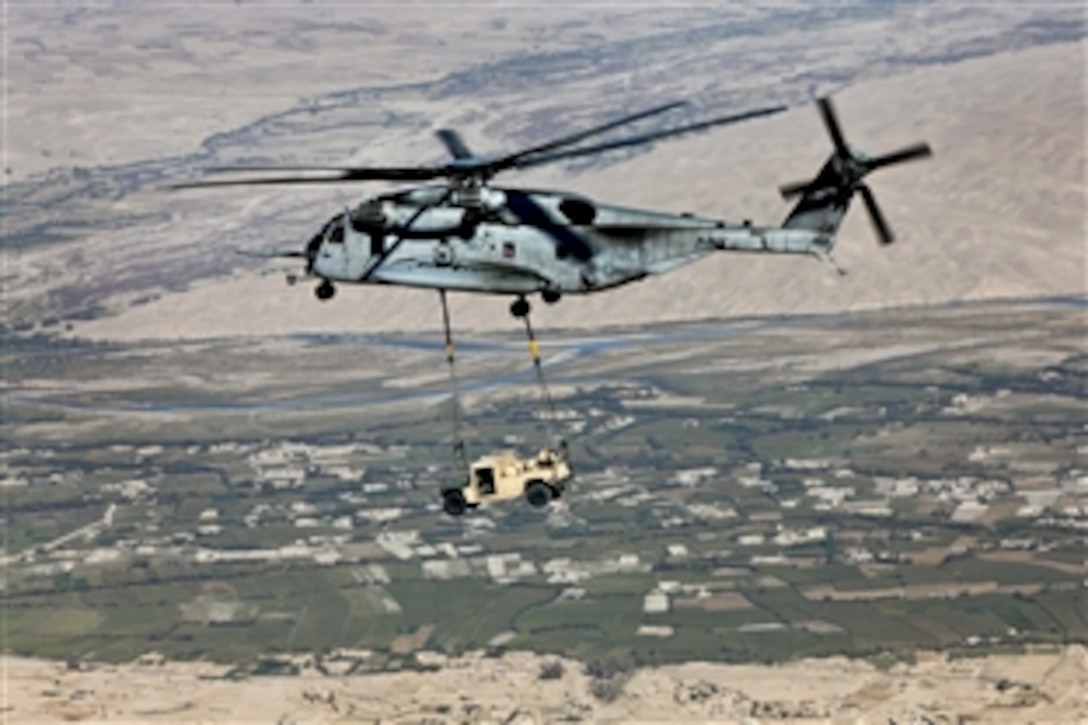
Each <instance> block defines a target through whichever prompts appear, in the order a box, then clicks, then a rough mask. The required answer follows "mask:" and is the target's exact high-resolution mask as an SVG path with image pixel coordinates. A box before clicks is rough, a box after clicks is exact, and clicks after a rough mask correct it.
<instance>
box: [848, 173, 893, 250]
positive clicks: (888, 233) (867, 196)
mask: <svg viewBox="0 0 1088 725" xmlns="http://www.w3.org/2000/svg"><path fill="white" fill-rule="evenodd" d="M857 190H858V191H859V192H860V193H861V198H862V200H863V201H864V202H865V208H866V209H868V210H869V218H870V219H872V221H873V228H874V229H875V230H876V236H877V239H879V240H880V243H881V244H882V245H885V246H887V245H889V244H891V243H892V242H894V241H895V235H894V234H893V233H892V230H891V227H889V226H888V221H887V219H885V218H884V213H883V212H882V211H880V206H879V205H878V204H877V203H876V197H874V196H873V192H872V191H871V190H870V189H869V187H868V186H867V185H865V184H862V185H860V186H858V189H857Z"/></svg>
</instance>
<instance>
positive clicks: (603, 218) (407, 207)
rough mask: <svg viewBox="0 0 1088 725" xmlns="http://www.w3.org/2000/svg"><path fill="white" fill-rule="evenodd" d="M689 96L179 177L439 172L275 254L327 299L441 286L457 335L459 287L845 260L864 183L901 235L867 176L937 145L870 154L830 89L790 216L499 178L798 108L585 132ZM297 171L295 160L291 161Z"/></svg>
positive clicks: (526, 293)
mask: <svg viewBox="0 0 1088 725" xmlns="http://www.w3.org/2000/svg"><path fill="white" fill-rule="evenodd" d="M683 105H686V103H685V102H682V101H680V102H672V103H668V104H665V105H662V106H657V107H654V108H650V109H648V110H644V111H641V112H638V113H635V114H632V115H627V116H624V117H622V118H619V119H617V120H614V121H611V122H609V123H605V124H603V125H599V126H596V127H593V128H590V129H588V130H584V131H580V132H577V133H574V134H571V135H567V136H564V137H562V138H558V139H555V140H552V141H549V142H547V143H543V144H539V145H536V146H533V147H530V148H527V149H522V150H520V151H517V152H514V153H508V154H503V155H499V156H479V155H476V154H475V153H473V152H472V151H471V150H470V149H469V147H468V146H467V145H466V144H465V142H464V140H463V139H462V137H461V135H460V134H459V133H458V132H457V131H454V130H452V129H440V130H438V131H436V136H437V138H438V140H439V141H440V142H441V143H442V144H443V145H444V146H445V148H446V150H447V151H448V153H449V155H450V156H451V157H452V159H451V160H450V161H449V162H447V163H444V164H438V165H431V166H406V167H368V166H361V167H317V166H249V167H242V168H239V167H234V168H229V167H228V168H222V167H220V168H214V169H209V170H208V172H209V173H224V172H228V173H230V172H233V173H239V172H244V173H247V174H248V173H260V174H267V173H270V172H278V173H279V174H280V175H278V176H271V177H269V176H263V177H262V176H259V177H247V178H236V179H214V180H208V181H194V182H188V183H181V184H176V185H174V186H172V187H170V188H173V189H191V188H204V187H220V186H236V185H260V184H340V183H348V182H365V181H391V182H428V181H436V180H441V181H442V182H443V183H438V184H432V185H418V186H414V187H410V188H407V189H401V190H394V191H391V192H388V193H384V194H379V195H376V196H372V197H369V198H367V199H365V200H363V201H362V202H360V203H359V204H358V205H357V206H355V207H354V208H348V209H345V210H344V212H343V213H340V214H337V215H336V216H334V217H332V218H331V219H329V220H328V221H327V222H326V223H325V224H324V226H323V227H322V228H321V230H320V231H319V232H318V233H317V234H315V235H314V236H313V237H312V238H311V239H310V240H309V242H308V243H307V244H306V245H305V247H304V248H303V249H302V250H297V251H295V250H292V251H287V252H276V253H270V254H267V255H263V256H275V257H291V258H299V259H302V260H304V263H305V270H306V276H308V277H314V278H317V280H318V284H317V286H316V288H315V294H316V296H317V298H318V299H319V300H328V299H330V298H332V297H333V296H334V294H335V293H336V285H337V284H376V285H401V286H407V287H416V288H429V289H437V290H439V292H440V294H441V296H442V302H443V313H444V321H445V322H446V327H447V339H448V338H449V331H448V328H449V322H448V312H447V310H446V305H445V302H446V299H445V294H446V292H447V291H461V292H473V293H489V294H497V295H510V296H513V297H514V300H513V302H512V303H511V305H510V312H511V314H512V315H513V316H514V317H516V318H527V316H528V314H529V312H530V304H529V299H528V298H529V297H530V296H531V295H536V294H539V295H540V297H541V299H543V300H544V302H546V303H549V304H554V303H556V302H558V301H559V300H560V299H561V298H562V296H563V295H577V294H590V293H596V292H600V291H603V290H609V289H614V288H616V287H619V286H621V285H626V284H629V283H631V282H635V281H638V280H641V279H644V278H646V277H648V276H650V275H656V274H663V273H665V272H669V271H671V270H674V269H677V268H679V267H681V266H683V265H686V264H689V263H691V262H694V261H696V260H698V259H701V258H703V257H705V256H707V255H709V254H711V253H713V252H716V251H735V252H748V253H771V254H801V255H809V256H812V257H815V258H817V259H819V260H821V261H823V262H824V263H826V264H828V265H829V266H831V268H832V269H834V270H835V271H836V272H838V273H839V274H844V273H845V272H844V271H843V270H842V269H841V268H839V267H838V266H837V265H836V264H835V262H834V261H833V259H832V258H831V251H832V249H833V248H834V246H835V243H836V236H835V235H836V231H837V230H838V228H839V225H840V223H841V221H842V219H843V217H844V216H845V214H846V212H847V210H848V208H849V206H850V203H851V200H852V199H853V197H854V194H860V195H861V199H862V202H863V203H864V205H865V207H866V209H867V211H868V213H869V216H870V219H871V221H872V224H873V227H874V229H875V233H876V236H877V239H878V241H879V242H880V244H882V245H887V244H891V243H892V242H893V241H894V239H895V237H894V234H893V232H892V230H891V228H890V227H889V225H888V223H887V221H886V219H885V217H884V214H883V212H882V211H881V209H880V207H879V206H878V205H877V202H876V199H875V197H874V195H873V193H872V191H871V190H870V188H869V186H868V185H867V184H866V183H864V181H863V179H864V178H865V177H866V176H867V175H868V174H869V173H871V172H873V171H875V170H877V169H880V168H883V167H886V166H891V165H893V164H898V163H901V162H904V161H910V160H914V159H920V158H924V157H928V156H930V155H931V154H932V151H931V149H930V147H929V145H928V144H927V143H924V142H921V143H915V144H912V145H910V146H907V147H905V148H902V149H899V150H897V151H892V152H890V153H887V154H883V155H880V156H875V157H874V156H868V155H866V154H865V153H863V152H861V151H859V150H857V149H855V148H853V147H851V146H849V145H848V144H847V143H846V140H845V137H844V135H843V132H842V129H841V126H840V124H839V121H838V116H837V113H836V111H835V108H834V106H833V104H832V102H831V100H830V98H829V97H821V98H819V99H817V106H818V109H819V112H820V115H821V117H822V120H823V123H824V125H825V127H826V129H827V132H828V134H829V136H830V138H831V142H832V145H833V150H832V152H831V155H830V157H829V158H828V159H827V161H826V162H825V163H824V164H823V166H822V167H821V168H820V170H819V171H818V173H817V174H816V176H815V177H813V178H812V179H810V180H806V181H800V182H796V183H792V184H788V185H785V186H782V187H781V188H780V191H781V193H782V195H783V197H784V198H786V199H793V198H797V201H796V203H795V205H794V206H793V208H792V209H791V210H790V212H789V213H788V214H787V216H786V218H785V220H784V221H783V222H782V223H781V225H779V226H759V225H754V224H752V223H751V222H750V221H744V222H739V223H738V222H729V221H725V220H720V219H714V218H710V217H702V216H695V215H690V214H675V213H665V212H660V211H653V210H646V209H635V208H627V207H623V206H617V205H613V204H607V203H601V202H598V201H596V200H594V199H591V198H589V197H586V196H584V195H581V194H578V193H574V192H570V191H563V190H533V189H523V188H513V187H500V186H496V185H492V184H491V181H492V179H493V178H494V177H495V176H497V175H498V174H500V173H502V172H507V171H513V170H518V169H526V168H531V167H536V166H540V165H543V164H550V163H555V162H559V161H563V160H566V159H572V158H576V157H581V156H588V155H595V154H602V153H605V152H608V151H613V150H616V149H620V148H628V147H633V146H640V145H643V144H648V143H652V142H655V141H658V140H661V139H665V138H669V137H675V136H680V135H684V134H690V133H695V132H698V131H705V130H707V129H710V128H712V127H717V126H724V125H728V124H733V123H739V122H742V121H747V120H751V119H754V118H759V117H764V116H770V115H773V114H777V113H781V112H783V111H785V110H786V107H785V106H773V107H767V108H760V109H756V110H753V111H747V112H744V113H739V114H733V115H729V116H723V117H718V118H713V119H710V120H707V121H702V122H698V123H693V124H687V125H683V126H680V127H678V128H670V129H666V130H660V131H655V132H652V133H644V134H641V135H636V136H632V137H628V138H623V139H620V140H614V141H607V142H604V143H594V144H591V145H588V146H586V145H579V144H582V143H583V142H585V141H586V140H587V139H590V138H592V137H594V136H598V135H600V134H604V133H606V132H609V131H612V130H614V129H617V128H619V127H621V126H624V125H627V124H631V123H634V122H636V121H640V120H642V119H645V118H649V117H652V116H657V115H659V114H664V113H666V112H669V111H672V110H674V109H676V108H679V107H680V106H683ZM571 147H573V148H571ZM286 172H293V173H291V174H288V175H284V174H286ZM315 174H318V175H317V176H315ZM296 280H297V276H292V277H289V278H288V281H289V282H293V281H296ZM526 322H527V320H526Z"/></svg>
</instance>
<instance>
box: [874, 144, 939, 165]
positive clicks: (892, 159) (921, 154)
mask: <svg viewBox="0 0 1088 725" xmlns="http://www.w3.org/2000/svg"><path fill="white" fill-rule="evenodd" d="M932 155H933V150H932V149H930V148H929V144H927V143H925V142H924V141H923V142H921V143H916V144H912V145H911V146H907V147H906V148H902V149H899V150H898V151H892V152H891V153H889V154H884V155H883V156H877V157H876V158H875V159H869V160H868V161H867V162H865V165H866V166H867V167H868V168H869V170H870V171H872V170H875V169H879V168H880V167H882V166H891V165H892V164H898V163H901V162H903V161H913V160H914V159H924V158H926V157H929V156H932Z"/></svg>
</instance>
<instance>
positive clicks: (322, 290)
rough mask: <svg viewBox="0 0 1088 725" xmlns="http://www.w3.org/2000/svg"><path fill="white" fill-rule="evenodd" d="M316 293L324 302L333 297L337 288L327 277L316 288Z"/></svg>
mask: <svg viewBox="0 0 1088 725" xmlns="http://www.w3.org/2000/svg"><path fill="white" fill-rule="evenodd" d="M314 294H315V295H317V299H319V300H321V301H322V302H324V301H325V300H331V299H332V296H333V295H334V294H336V288H335V287H333V286H332V282H330V281H329V280H327V279H326V280H323V281H322V282H321V284H319V285H318V286H317V288H316V289H315V290H314Z"/></svg>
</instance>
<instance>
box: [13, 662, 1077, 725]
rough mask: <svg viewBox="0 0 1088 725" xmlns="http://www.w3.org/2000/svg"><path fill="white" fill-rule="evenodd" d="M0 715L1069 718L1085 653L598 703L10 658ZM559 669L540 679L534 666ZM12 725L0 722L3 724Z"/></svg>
mask: <svg viewBox="0 0 1088 725" xmlns="http://www.w3.org/2000/svg"><path fill="white" fill-rule="evenodd" d="M0 666H2V667H3V670H4V682H5V689H6V692H5V693H4V695H5V697H4V701H3V704H4V707H5V708H6V711H5V713H4V716H5V720H7V721H9V722H20V723H38V722H57V721H62V720H63V721H69V722H73V721H76V722H135V721H139V722H147V723H168V722H169V723H176V722H297V723H349V722H375V723H377V722H382V723H424V722H426V723H435V724H437V723H453V722H473V723H511V724H514V723H517V724H518V725H527V724H528V723H549V722H596V723H660V722H689V723H696V722H703V723H712V722H713V723H755V722H783V721H785V722H793V723H890V722H896V723H916V722H931V723H954V722H964V721H967V722H982V723H1055V724H1057V723H1076V722H1083V721H1084V720H1083V718H1084V717H1085V715H1086V714H1088V703H1086V702H1085V699H1086V696H1085V694H1084V689H1083V685H1084V682H1085V679H1086V678H1088V653H1086V652H1085V649H1084V647H1082V646H1075V647H1070V648H1068V649H1064V650H1061V651H1052V652H1040V653H1036V654H1029V655H1021V656H1017V657H1001V656H994V657H987V658H984V659H980V660H968V661H962V660H960V661H949V660H948V659H947V658H946V657H944V656H942V655H939V654H933V653H921V654H920V655H919V656H918V661H917V662H916V663H914V664H909V665H907V664H897V665H895V666H893V667H892V668H891V669H885V670H880V669H877V668H876V667H874V666H872V665H871V664H868V663H860V662H852V661H850V660H847V659H845V658H833V659H825V660H804V661H800V662H792V663H789V664H783V665H779V666H775V667H766V666H759V665H724V664H708V663H692V664H686V665H672V666H666V667H659V668H654V669H645V670H640V671H639V672H637V673H635V674H633V675H632V676H630V679H629V681H627V683H626V684H625V688H624V692H625V694H624V695H623V697H622V698H620V699H618V700H616V701H614V702H611V703H607V702H601V701H600V699H599V698H597V697H596V696H594V694H593V693H592V692H591V687H592V680H591V678H589V677H587V676H586V675H585V674H583V673H582V670H581V663H579V662H574V661H564V660H560V659H556V658H548V657H542V656H539V655H533V654H531V653H511V654H506V655H503V656H501V657H486V656H483V654H482V653H476V654H474V655H471V656H467V657H464V658H459V659H456V660H451V661H448V662H443V666H442V670H441V671H440V672H435V673H427V674H418V673H390V674H380V675H370V676H368V677H366V678H358V677H355V678H351V677H347V678H346V677H337V676H325V675H322V674H320V673H317V672H314V671H312V668H311V669H310V671H309V672H307V673H305V674H302V675H299V676H296V677H278V676H267V677H266V678H264V679H262V680H261V681H260V685H258V684H257V683H256V682H249V683H246V684H240V683H237V682H231V681H229V679H227V678H226V677H225V675H226V674H227V668H224V667H222V666H215V665H210V664H186V663H163V662H162V661H161V659H156V658H154V657H149V658H146V659H145V661H144V662H142V663H134V664H130V665H99V666H92V667H88V668H85V669H80V668H76V669H69V668H67V667H66V666H65V665H64V664H63V663H45V662H38V661H32V660H23V659H16V658H10V657H6V658H4V659H3V660H2V662H0ZM547 667H551V668H553V669H554V670H555V671H561V672H560V674H558V676H556V677H554V679H542V678H541V672H542V671H544V668H547ZM8 718H10V720H8Z"/></svg>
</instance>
